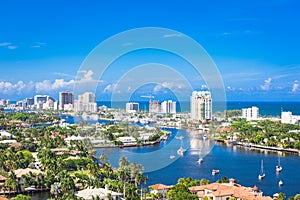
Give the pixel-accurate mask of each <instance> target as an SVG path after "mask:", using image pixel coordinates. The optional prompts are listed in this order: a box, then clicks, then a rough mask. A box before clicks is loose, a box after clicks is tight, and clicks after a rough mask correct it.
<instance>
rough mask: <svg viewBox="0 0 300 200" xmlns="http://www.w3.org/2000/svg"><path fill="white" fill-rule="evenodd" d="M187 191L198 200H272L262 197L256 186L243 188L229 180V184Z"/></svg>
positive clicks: (204, 186) (212, 185)
mask: <svg viewBox="0 0 300 200" xmlns="http://www.w3.org/2000/svg"><path fill="white" fill-rule="evenodd" d="M189 191H190V192H191V193H194V194H197V196H198V197H199V200H202V199H204V198H205V197H207V198H208V199H210V200H229V199H230V198H236V199H239V200H272V198H271V197H269V196H263V192H262V191H261V190H260V189H259V188H258V187H257V186H254V187H253V188H251V187H244V186H241V185H239V184H236V183H234V179H230V181H229V183H212V184H208V185H201V186H193V187H190V188H189Z"/></svg>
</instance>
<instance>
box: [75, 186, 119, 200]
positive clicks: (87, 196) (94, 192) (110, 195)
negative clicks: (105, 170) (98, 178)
mask: <svg viewBox="0 0 300 200" xmlns="http://www.w3.org/2000/svg"><path fill="white" fill-rule="evenodd" d="M75 195H76V196H77V197H79V198H82V199H84V200H92V199H95V198H97V197H98V198H99V199H101V200H102V199H103V200H108V199H112V200H121V199H123V198H122V196H123V194H122V193H118V192H114V191H111V190H109V189H108V188H107V187H106V188H87V189H84V190H80V191H78V192H76V193H75Z"/></svg>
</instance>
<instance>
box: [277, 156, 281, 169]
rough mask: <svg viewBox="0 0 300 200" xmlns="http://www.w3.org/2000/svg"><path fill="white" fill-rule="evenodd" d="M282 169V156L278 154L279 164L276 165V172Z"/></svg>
mask: <svg viewBox="0 0 300 200" xmlns="http://www.w3.org/2000/svg"><path fill="white" fill-rule="evenodd" d="M281 171H282V167H281V165H280V156H278V165H276V172H281Z"/></svg>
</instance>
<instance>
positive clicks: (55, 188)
mask: <svg viewBox="0 0 300 200" xmlns="http://www.w3.org/2000/svg"><path fill="white" fill-rule="evenodd" d="M50 193H51V194H53V195H54V197H55V199H58V197H59V196H60V194H62V189H61V183H59V182H55V183H53V184H52V185H51V190H50Z"/></svg>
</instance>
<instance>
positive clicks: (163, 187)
mask: <svg viewBox="0 0 300 200" xmlns="http://www.w3.org/2000/svg"><path fill="white" fill-rule="evenodd" d="M172 187H173V186H168V185H164V184H155V185H150V186H149V188H151V189H153V190H169V189H171V188H172Z"/></svg>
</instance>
